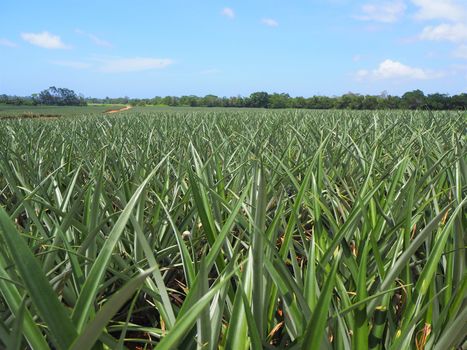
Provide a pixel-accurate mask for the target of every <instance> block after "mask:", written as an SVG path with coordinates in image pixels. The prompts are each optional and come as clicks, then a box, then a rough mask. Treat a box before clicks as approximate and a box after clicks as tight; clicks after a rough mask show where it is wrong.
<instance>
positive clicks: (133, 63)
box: [98, 57, 174, 73]
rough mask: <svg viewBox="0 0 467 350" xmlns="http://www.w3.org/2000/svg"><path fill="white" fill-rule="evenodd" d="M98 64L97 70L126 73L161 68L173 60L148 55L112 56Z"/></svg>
mask: <svg viewBox="0 0 467 350" xmlns="http://www.w3.org/2000/svg"><path fill="white" fill-rule="evenodd" d="M99 62H100V65H99V67H98V71H100V72H105V73H128V72H141V71H146V70H153V69H161V68H166V67H167V66H169V65H171V64H173V63H174V62H173V61H172V60H171V59H168V58H150V57H134V58H113V59H106V60H99Z"/></svg>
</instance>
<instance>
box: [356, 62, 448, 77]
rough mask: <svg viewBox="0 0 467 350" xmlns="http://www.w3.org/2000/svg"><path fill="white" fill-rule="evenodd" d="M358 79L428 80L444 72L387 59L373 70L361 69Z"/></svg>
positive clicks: (357, 74)
mask: <svg viewBox="0 0 467 350" xmlns="http://www.w3.org/2000/svg"><path fill="white" fill-rule="evenodd" d="M355 75H356V78H357V79H358V80H364V79H376V80H383V79H411V80H426V79H434V78H440V77H441V76H442V73H440V72H433V71H430V70H425V69H422V68H416V67H410V66H407V65H405V64H403V63H400V62H397V61H393V60H390V59H386V60H384V61H383V62H381V63H380V64H379V66H378V68H376V69H373V70H365V69H362V70H359V71H358V72H357V73H356V74H355Z"/></svg>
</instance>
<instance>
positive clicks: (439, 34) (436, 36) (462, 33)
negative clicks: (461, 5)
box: [420, 23, 467, 42]
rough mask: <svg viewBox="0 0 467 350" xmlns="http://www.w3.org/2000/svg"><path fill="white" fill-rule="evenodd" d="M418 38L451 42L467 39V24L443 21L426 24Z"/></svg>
mask: <svg viewBox="0 0 467 350" xmlns="http://www.w3.org/2000/svg"><path fill="white" fill-rule="evenodd" d="M420 39H422V40H436V41H441V40H447V41H452V42H461V41H467V25H465V24H463V23H457V24H446V23H445V24H440V25H438V26H428V27H425V28H423V31H422V33H421V34H420Z"/></svg>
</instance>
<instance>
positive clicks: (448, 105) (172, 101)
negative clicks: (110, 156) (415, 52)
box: [0, 88, 467, 111]
mask: <svg viewBox="0 0 467 350" xmlns="http://www.w3.org/2000/svg"><path fill="white" fill-rule="evenodd" d="M51 89H54V88H50V89H49V90H44V91H43V92H42V93H41V94H39V95H34V96H33V97H17V96H7V95H0V104H1V103H6V104H11V105H32V104H38V103H40V104H55V105H57V104H58V105H70V103H68V102H66V103H65V102H63V101H65V100H66V99H63V98H60V99H58V100H54V94H52V93H51V92H50V90H51ZM58 90H60V89H58ZM65 90H66V89H65ZM68 91H71V90H68ZM38 96H39V97H38ZM72 100H73V99H72ZM50 101H52V102H50ZM57 101H61V102H57ZM84 102H87V103H92V104H125V105H127V104H130V105H132V106H146V105H154V106H159V105H161V106H171V107H180V106H182V107H237V108H242V107H250V108H271V109H279V108H297V109H300V108H308V109H351V110H377V109H423V110H432V111H435V110H466V109H467V93H461V94H459V95H453V96H449V95H446V94H439V93H435V94H429V95H425V94H424V93H423V92H422V91H421V90H414V91H410V92H407V93H405V94H403V95H402V97H399V96H391V95H388V94H387V93H386V92H383V93H381V95H378V96H371V95H360V94H354V93H350V92H349V93H347V94H344V95H342V96H339V97H327V96H312V97H308V98H305V97H301V96H298V97H291V96H290V95H289V94H286V93H273V94H269V93H267V92H264V91H263V92H254V93H252V94H251V95H250V96H248V97H242V96H232V97H218V96H216V95H206V96H204V97H198V96H194V95H189V96H181V97H177V96H165V97H160V96H156V97H154V98H129V97H119V98H110V97H106V98H93V97H87V98H85V99H84V98H82V97H80V98H79V102H78V101H76V100H74V102H73V103H75V104H76V105H81V104H83V103H84Z"/></svg>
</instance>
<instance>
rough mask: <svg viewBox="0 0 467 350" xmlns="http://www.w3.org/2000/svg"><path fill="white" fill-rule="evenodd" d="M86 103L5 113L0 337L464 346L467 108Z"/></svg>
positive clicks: (26, 341) (66, 344) (159, 343)
mask: <svg viewBox="0 0 467 350" xmlns="http://www.w3.org/2000/svg"><path fill="white" fill-rule="evenodd" d="M90 108H91V109H92V110H89V109H87V110H83V109H81V110H80V109H74V110H73V111H71V110H67V111H68V112H67V115H68V116H70V118H61V119H54V120H47V121H45V120H34V119H5V120H3V121H1V126H2V128H0V242H1V244H0V293H1V294H0V348H1V347H4V348H8V349H25V348H33V349H90V348H93V349H105V348H108V349H125V348H127V349H141V348H145V349H153V348H155V349H174V348H179V349H219V348H220V349H249V348H251V349H259V348H266V349H267V348H270V349H282V348H287V349H349V350H350V349H367V348H368V349H375V350H376V349H436V350H438V349H443V350H444V349H454V348H456V347H461V346H462V345H463V343H464V342H465V340H466V336H467V332H466V331H465V327H464V325H465V323H466V321H467V313H466V311H465V310H466V308H465V305H466V302H467V300H466V295H467V279H466V275H465V257H466V255H465V232H466V231H467V215H466V211H465V203H466V201H467V200H466V194H467V163H466V161H467V142H466V141H467V137H466V136H465V135H466V126H467V118H466V116H465V114H462V113H447V112H437V113H428V112H408V111H407V112H402V111H398V112H378V111H377V112H375V111H372V112H355V111H353V112H346V111H292V110H287V111H262V110H242V111H240V110H186V109H173V110H166V109H151V108H134V109H132V110H130V111H126V112H123V113H121V114H119V115H113V116H103V115H102V114H101V112H102V111H100V110H94V109H93V108H96V107H90ZM105 108H107V107H105ZM83 111H85V112H83ZM4 113H7V112H4ZM81 113H85V114H84V115H80V114H81Z"/></svg>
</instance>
